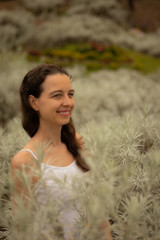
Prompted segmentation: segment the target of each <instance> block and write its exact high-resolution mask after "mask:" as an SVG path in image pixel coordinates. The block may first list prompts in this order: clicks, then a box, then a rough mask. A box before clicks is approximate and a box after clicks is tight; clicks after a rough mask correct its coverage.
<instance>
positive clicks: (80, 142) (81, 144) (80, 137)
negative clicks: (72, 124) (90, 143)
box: [76, 132, 84, 151]
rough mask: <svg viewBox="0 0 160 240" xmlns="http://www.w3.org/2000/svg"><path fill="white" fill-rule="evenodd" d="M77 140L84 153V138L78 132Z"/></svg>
mask: <svg viewBox="0 0 160 240" xmlns="http://www.w3.org/2000/svg"><path fill="white" fill-rule="evenodd" d="M76 139H77V141H78V142H79V144H80V146H81V150H82V151H84V141H83V138H82V136H81V135H80V134H79V133H77V132H76Z"/></svg>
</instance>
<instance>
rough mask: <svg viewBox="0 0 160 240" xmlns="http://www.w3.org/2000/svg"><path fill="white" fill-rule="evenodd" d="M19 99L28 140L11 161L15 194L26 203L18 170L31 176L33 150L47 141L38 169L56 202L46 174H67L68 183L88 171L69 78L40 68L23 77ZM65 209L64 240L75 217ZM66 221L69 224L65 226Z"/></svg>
mask: <svg viewBox="0 0 160 240" xmlns="http://www.w3.org/2000/svg"><path fill="white" fill-rule="evenodd" d="M20 96H21V106H22V125H23V127H24V129H25V130H26V132H27V133H28V134H29V136H30V137H31V139H30V141H29V142H28V143H27V144H26V145H25V146H24V148H23V149H22V150H21V151H19V152H18V153H17V154H16V155H15V156H14V157H13V159H12V161H11V172H12V176H13V179H14V182H15V186H16V192H17V193H18V194H22V193H23V197H24V199H25V200H26V201H27V198H28V192H27V190H26V189H25V187H24V186H23V184H22V182H20V180H19V179H18V177H16V170H17V169H18V170H20V171H21V170H22V168H23V166H25V167H26V169H27V170H26V172H27V173H28V174H30V171H31V169H35V170H36V164H35V161H34V160H33V159H36V160H38V158H37V156H36V153H35V148H36V146H37V144H38V145H39V146H44V143H46V142H49V143H50V144H49V145H45V148H44V153H45V155H44V158H43V161H42V164H41V168H42V171H43V174H44V178H45V181H46V186H48V187H49V189H50V193H51V197H53V200H55V199H54V198H56V190H55V189H57V188H56V187H55V186H54V182H52V184H50V180H49V178H48V177H49V173H51V174H52V175H55V176H56V177H57V178H59V177H60V178H61V177H63V176H64V174H65V175H67V181H70V180H71V179H72V176H75V175H78V176H81V175H82V174H83V173H84V172H86V171H88V170H89V168H88V166H87V164H86V163H85V161H84V160H83V158H82V157H81V154H80V150H83V141H82V138H81V136H80V135H79V134H78V133H76V132H75V128H74V125H73V122H72V119H71V115H72V112H73V109H74V106H75V101H74V89H73V88H72V85H71V80H70V76H69V74H68V73H67V71H66V70H64V69H63V68H61V67H60V66H57V65H53V64H43V65H40V66H38V67H36V68H34V69H33V70H31V71H29V72H28V73H27V74H26V76H25V77H24V79H23V82H22V85H21V88H20ZM30 167H32V168H30ZM33 171H34V170H32V173H33ZM37 180H39V178H37V177H36V174H35V176H33V178H32V183H33V184H34V183H36V182H37ZM57 192H58V191H57ZM44 196H45V190H44V189H43V188H42V189H40V193H39V195H38V197H39V199H40V201H42V202H43V203H44V202H45V203H46V199H45V197H44ZM58 197H59V196H57V198H58ZM66 198H67V197H66V196H65V192H64V196H63V198H62V199H61V200H62V201H64V202H65V199H66ZM64 205H65V204H64ZM68 209H70V208H68ZM68 209H67V211H66V210H65V209H63V211H62V212H63V213H62V214H61V216H60V222H61V224H62V225H63V231H64V237H65V239H70V238H69V235H70V232H71V234H72V233H73V225H74V218H76V217H78V215H77V213H76V212H75V211H72V210H69V211H68ZM65 221H68V225H67V224H66V222H65ZM73 234H74V233H73Z"/></svg>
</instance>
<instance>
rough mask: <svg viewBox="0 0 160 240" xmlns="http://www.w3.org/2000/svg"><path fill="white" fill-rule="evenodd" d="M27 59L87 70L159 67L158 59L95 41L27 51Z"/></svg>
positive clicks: (159, 60) (153, 68)
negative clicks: (75, 65) (80, 67)
mask: <svg viewBox="0 0 160 240" xmlns="http://www.w3.org/2000/svg"><path fill="white" fill-rule="evenodd" d="M27 59H28V60H29V61H41V62H60V64H62V65H64V66H65V65H73V64H75V63H78V64H83V65H85V66H86V67H87V69H88V70H89V71H96V70H99V69H102V68H108V69H118V68H121V67H123V68H124V67H125V68H131V69H136V70H138V71H140V72H143V73H145V74H147V73H150V72H154V71H156V70H157V69H158V68H160V59H157V58H153V57H150V56H148V55H147V54H142V53H139V52H136V51H134V50H130V49H126V48H122V47H119V46H116V45H100V44H98V43H95V42H90V43H76V44H75V43H74V44H71V43H70V44H66V45H64V46H62V47H59V48H55V49H43V50H41V51H40V52H38V54H36V55H35V53H34V52H33V51H30V52H29V53H28V56H27Z"/></svg>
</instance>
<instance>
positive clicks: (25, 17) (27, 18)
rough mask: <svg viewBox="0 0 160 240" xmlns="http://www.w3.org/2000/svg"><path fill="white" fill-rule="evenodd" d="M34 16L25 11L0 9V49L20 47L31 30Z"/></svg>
mask: <svg viewBox="0 0 160 240" xmlns="http://www.w3.org/2000/svg"><path fill="white" fill-rule="evenodd" d="M33 21H34V17H33V16H32V15H31V14H29V13H28V12H26V11H23V10H16V11H5V10H1V11H0V28H1V31H0V50H4V49H14V48H21V45H22V44H23V45H24V43H25V42H26V41H28V39H29V36H30V32H32V31H33V30H32V27H33Z"/></svg>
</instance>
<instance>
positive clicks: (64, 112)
mask: <svg viewBox="0 0 160 240" xmlns="http://www.w3.org/2000/svg"><path fill="white" fill-rule="evenodd" d="M57 113H59V114H60V115H62V116H69V115H70V111H68V110H64V111H57Z"/></svg>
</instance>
